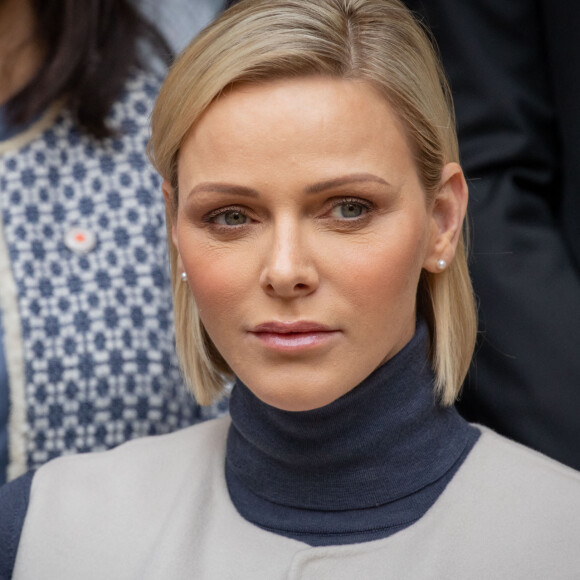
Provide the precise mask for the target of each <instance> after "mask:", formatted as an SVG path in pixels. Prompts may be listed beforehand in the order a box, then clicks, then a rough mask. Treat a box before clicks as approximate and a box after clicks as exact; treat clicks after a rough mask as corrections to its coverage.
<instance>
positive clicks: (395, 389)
mask: <svg viewBox="0 0 580 580" xmlns="http://www.w3.org/2000/svg"><path fill="white" fill-rule="evenodd" d="M427 347H428V330H427V328H426V325H425V324H424V323H420V324H419V325H418V329H417V332H416V334H415V336H414V337H413V339H412V340H411V342H410V343H409V344H408V345H407V346H406V347H405V348H404V349H403V350H402V351H401V352H399V353H398V354H397V355H396V356H395V357H394V358H393V359H391V360H390V361H388V362H387V363H386V364H384V365H383V366H382V367H380V368H379V369H377V370H376V371H375V372H373V373H372V374H371V375H370V376H369V377H368V378H367V379H365V381H363V383H361V384H360V385H358V386H357V387H355V388H354V389H353V390H352V391H350V392H349V393H347V394H346V395H345V396H343V397H341V398H340V399H338V400H337V401H335V402H333V403H331V404H330V405H327V406H326V407H323V408H321V409H316V410H313V411H306V412H296V413H292V412H288V411H281V410H279V409H275V408H273V407H270V406H268V405H266V404H265V403H262V402H261V401H260V400H259V399H257V398H256V397H255V396H254V395H253V394H252V393H251V391H249V389H247V387H245V386H244V385H243V384H241V383H239V382H238V383H237V384H236V386H235V387H234V390H233V392H232V398H231V401H230V412H231V417H232V425H231V428H230V432H229V436H228V447H227V458H226V477H227V479H228V486H229V489H230V494H231V496H232V500H233V501H234V504H235V505H236V507H237V508H238V509H239V511H240V512H241V513H242V515H244V516H245V517H247V519H249V520H250V521H254V523H257V524H258V525H262V527H266V528H269V529H270V528H272V529H273V528H275V527H276V526H275V524H273V523H272V522H274V521H283V520H284V521H289V519H292V516H291V513H290V512H289V511H288V510H294V511H296V510H301V511H302V512H304V511H305V510H306V511H307V512H308V516H307V517H308V518H310V517H311V516H312V514H313V513H319V514H321V517H323V518H326V517H327V516H328V514H329V513H331V512H343V513H344V512H345V511H347V510H350V512H351V513H354V512H356V511H357V510H358V511H359V512H360V513H365V514H366V515H368V512H369V508H377V507H378V506H386V505H389V504H396V505H397V510H399V508H400V506H401V504H400V503H397V502H400V501H402V500H404V499H405V498H409V497H412V496H413V494H415V493H419V492H421V491H422V490H424V489H430V490H431V491H430V493H431V495H430V496H429V498H433V497H436V494H437V493H439V492H440V490H441V488H440V487H438V488H437V489H435V488H430V487H429V486H431V484H433V483H434V482H439V483H438V485H440V484H441V482H443V483H445V482H446V480H445V475H446V474H451V475H450V476H452V474H453V473H454V471H453V469H454V466H456V465H457V464H458V463H460V461H459V460H460V458H461V457H462V456H464V454H465V453H466V449H468V448H470V446H471V445H473V443H474V441H475V433H474V430H473V429H472V428H471V427H470V426H469V425H468V424H467V423H465V422H464V421H463V420H462V419H461V418H460V417H459V415H458V414H457V412H456V411H455V410H454V409H453V408H449V407H441V406H440V405H439V404H438V403H437V402H436V401H435V398H434V394H433V383H434V381H433V373H432V371H431V367H430V364H429V361H428V358H427ZM437 490H439V491H437ZM415 499H416V498H415ZM423 499H425V500H426V498H423ZM413 501H414V503H415V505H419V504H421V505H422V503H421V502H417V501H415V500H413ZM422 501H423V500H422ZM423 503H425V502H423ZM427 503H428V502H427ZM268 506H270V507H268ZM281 509H285V510H286V512H285V513H284V514H283V515H281V514H280V510H281ZM371 511H372V510H371ZM258 512H259V513H260V514H266V515H265V516H264V518H263V519H260V518H262V516H261V515H260V516H258V517H257V518H256V517H255V514H256V513H258ZM366 515H365V516H364V521H365V522H368V521H369V520H368V518H367V517H366ZM384 515H385V514H384V513H383V514H382V515H381V518H382V517H383V516H384ZM356 518H358V515H357V516H355V519H356ZM299 519H300V520H301V521H304V515H303V514H302V515H301V516H300V518H299ZM325 521H326V520H325ZM311 523H312V529H314V530H315V529H316V527H317V525H318V524H317V523H316V522H315V521H313V522H311ZM375 524H376V522H373V525H375ZM365 525H366V524H365V523H361V529H362V528H364V526H365ZM355 527H356V526H355ZM286 532H288V530H286ZM281 533H284V532H281ZM285 535H291V534H285Z"/></svg>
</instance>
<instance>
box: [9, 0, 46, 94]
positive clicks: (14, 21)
mask: <svg viewBox="0 0 580 580" xmlns="http://www.w3.org/2000/svg"><path fill="white" fill-rule="evenodd" d="M35 26H36V23H35V19H34V12H33V10H32V6H31V5H30V1H29V0H0V104H3V103H5V102H7V101H8V100H9V99H10V98H11V97H12V96H13V95H15V94H16V93H17V92H18V91H20V90H21V89H22V88H24V86H25V85H26V84H27V83H28V82H29V81H30V79H31V78H32V77H33V76H34V74H35V73H36V71H37V70H38V68H39V67H40V65H41V63H42V58H43V56H44V52H43V50H42V47H41V46H40V44H39V43H38V42H37V41H36V39H35V38H34V29H35Z"/></svg>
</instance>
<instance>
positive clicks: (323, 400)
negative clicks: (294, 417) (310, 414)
mask: <svg viewBox="0 0 580 580" xmlns="http://www.w3.org/2000/svg"><path fill="white" fill-rule="evenodd" d="M250 390H252V392H253V393H254V395H256V397H258V399H260V400H261V401H262V402H263V403H266V404H267V405H270V406H271V407H275V408H276V409H280V410H281V411H289V412H293V413H298V412H301V411H313V410H314V409H320V408H321V407H325V406H326V405H330V404H331V403H333V402H334V401H336V400H337V399H339V398H340V397H342V395H344V394H345V393H344V392H326V393H320V392H316V391H318V390H319V389H317V388H316V387H311V389H309V390H307V391H297V390H296V388H295V386H294V385H293V386H292V387H289V388H288V389H287V390H286V389H280V390H276V391H272V390H270V389H266V390H263V391H262V390H261V389H250Z"/></svg>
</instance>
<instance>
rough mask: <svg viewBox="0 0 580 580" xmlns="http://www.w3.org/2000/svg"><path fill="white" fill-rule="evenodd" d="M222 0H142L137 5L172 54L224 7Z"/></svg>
mask: <svg viewBox="0 0 580 580" xmlns="http://www.w3.org/2000/svg"><path fill="white" fill-rule="evenodd" d="M223 7H224V0H163V2H159V1H158V0H141V1H140V2H139V5H138V8H139V10H140V11H141V13H142V14H143V16H145V17H146V18H147V19H148V20H149V21H150V22H154V23H155V25H156V27H157V29H158V30H159V31H160V32H161V33H162V34H163V36H164V38H165V39H166V40H167V42H168V43H169V46H170V47H171V49H172V51H173V52H174V53H175V54H178V53H180V52H181V51H182V50H183V49H184V48H185V47H186V46H187V44H188V43H189V42H190V41H191V39H192V38H193V37H194V36H195V35H196V34H197V33H198V32H199V31H200V30H201V29H202V28H204V27H205V26H207V25H208V24H209V23H210V22H211V21H212V20H213V19H214V18H215V17H216V16H217V15H218V14H219V12H220V11H221V10H222V9H223Z"/></svg>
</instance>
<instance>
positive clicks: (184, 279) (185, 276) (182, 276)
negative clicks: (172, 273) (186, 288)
mask: <svg viewBox="0 0 580 580" xmlns="http://www.w3.org/2000/svg"><path fill="white" fill-rule="evenodd" d="M181 281H182V282H187V274H186V273H185V272H181Z"/></svg>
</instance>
